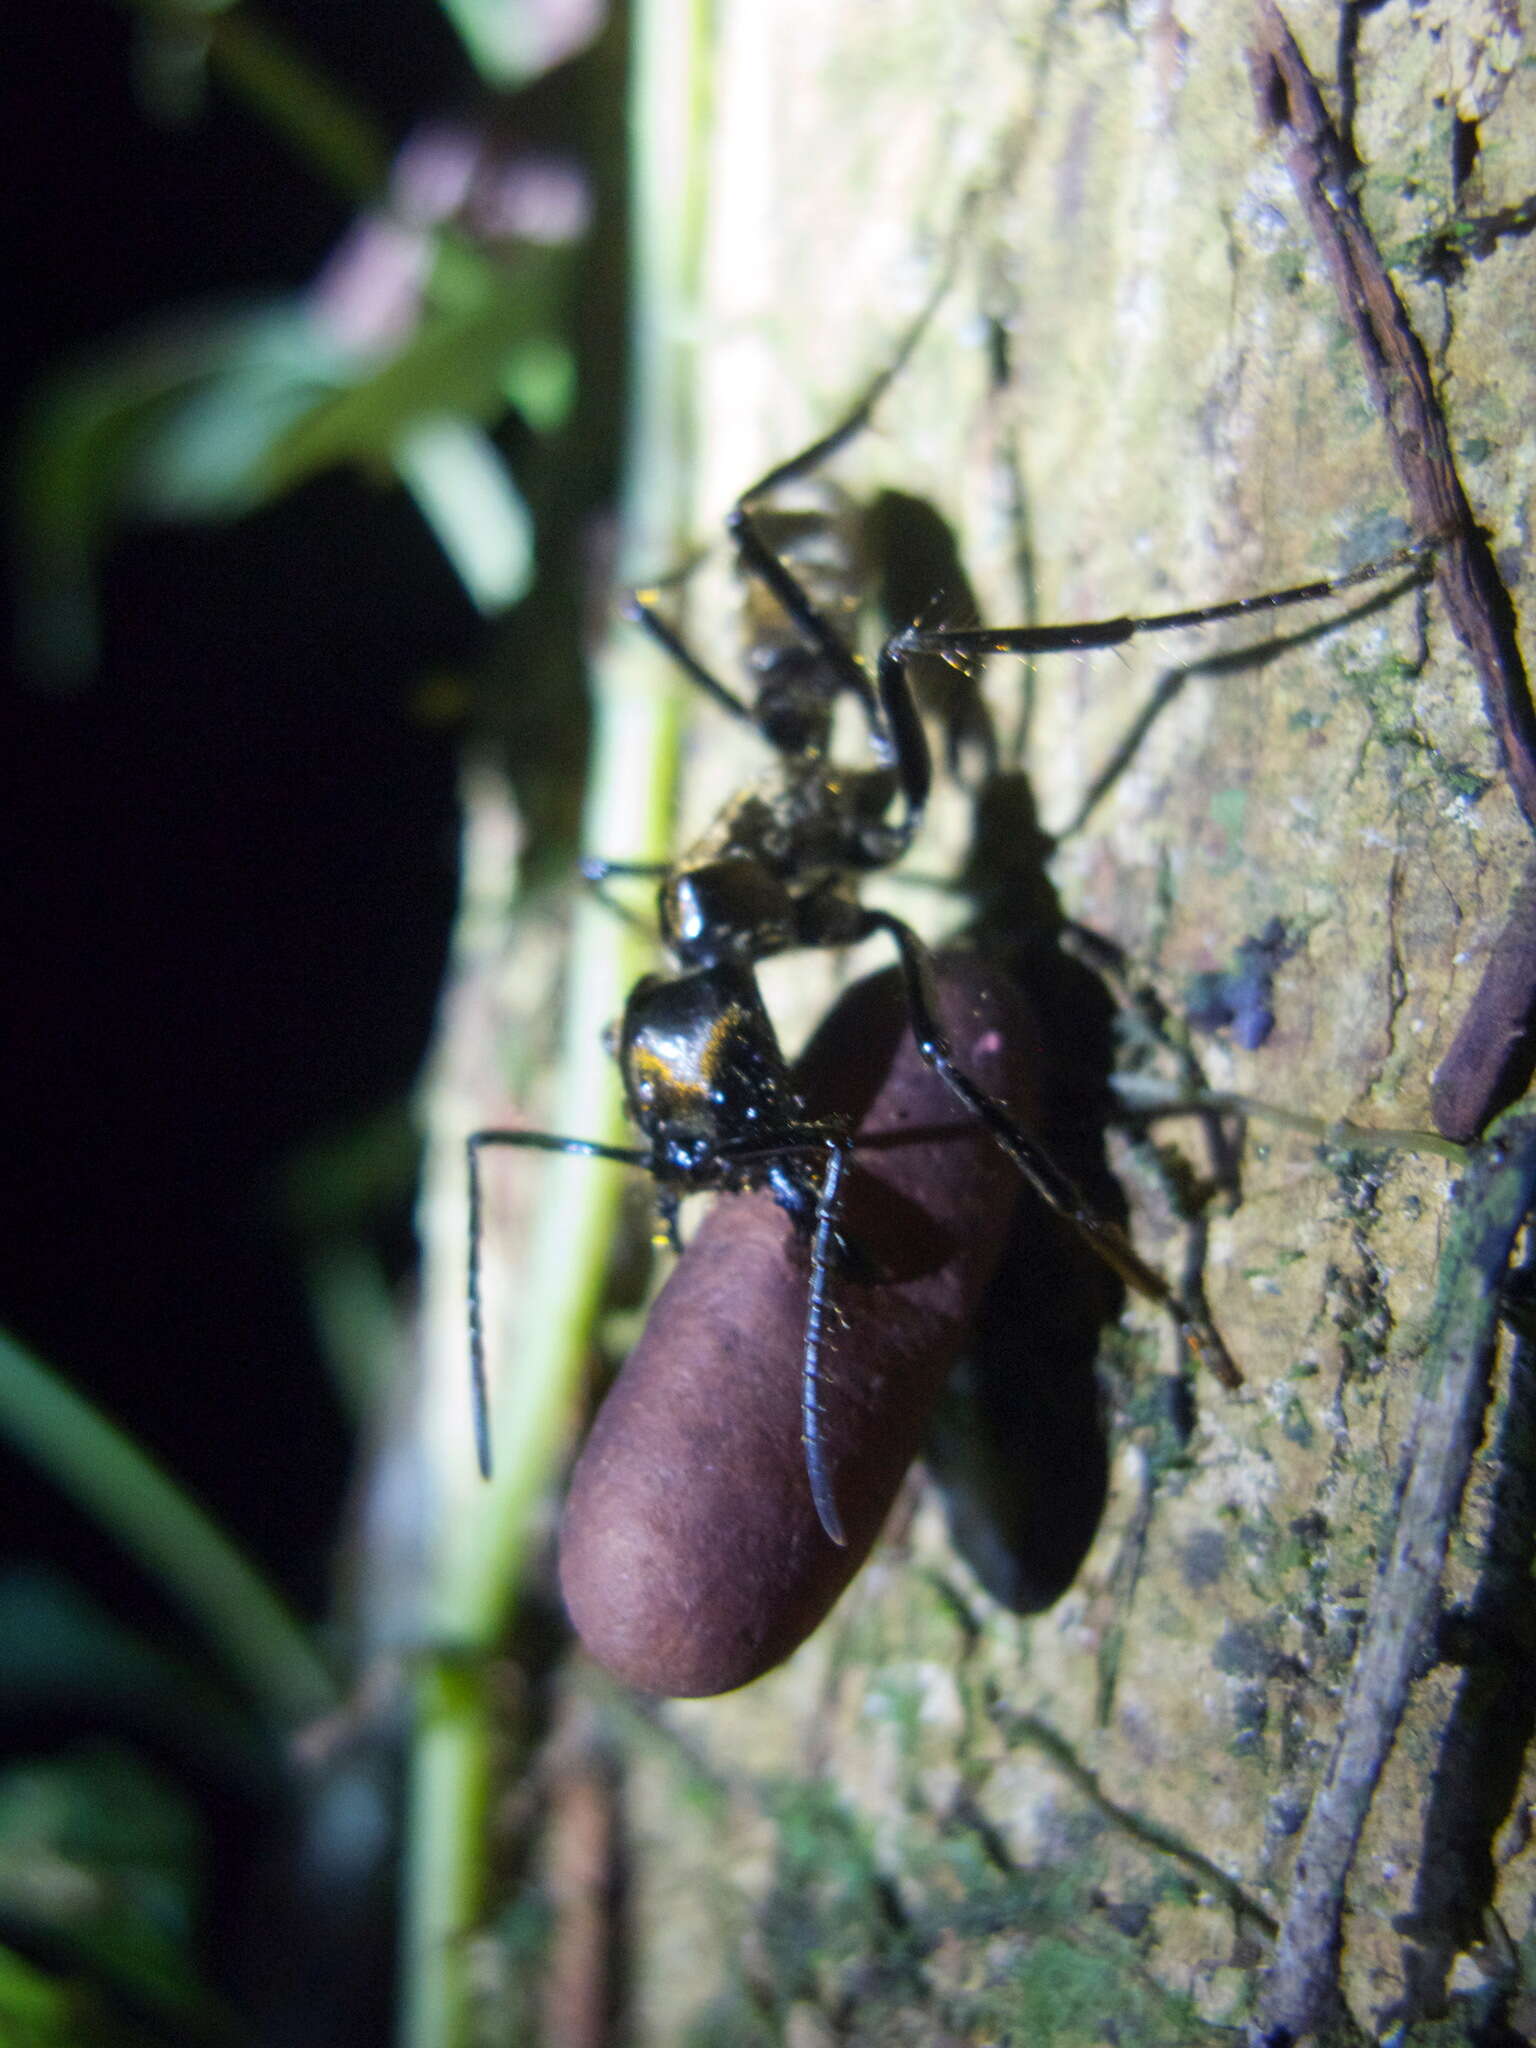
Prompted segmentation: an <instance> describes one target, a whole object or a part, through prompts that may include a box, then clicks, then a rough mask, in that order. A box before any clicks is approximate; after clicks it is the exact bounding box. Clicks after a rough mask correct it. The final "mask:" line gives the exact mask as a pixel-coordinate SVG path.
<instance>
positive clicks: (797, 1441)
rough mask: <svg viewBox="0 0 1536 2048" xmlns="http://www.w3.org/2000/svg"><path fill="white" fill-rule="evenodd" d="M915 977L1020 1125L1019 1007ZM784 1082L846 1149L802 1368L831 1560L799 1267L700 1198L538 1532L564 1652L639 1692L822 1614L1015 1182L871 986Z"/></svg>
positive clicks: (805, 1278) (802, 1634)
mask: <svg viewBox="0 0 1536 2048" xmlns="http://www.w3.org/2000/svg"><path fill="white" fill-rule="evenodd" d="M937 982H938V989H939V1001H940V1010H941V1014H942V1017H943V1021H944V1025H945V1028H946V1030H947V1032H948V1034H949V1037H950V1042H951V1046H952V1049H953V1052H954V1055H955V1058H956V1060H957V1062H958V1063H959V1065H960V1066H961V1068H962V1069H963V1070H964V1071H965V1072H966V1073H967V1074H969V1075H970V1077H971V1078H972V1079H973V1080H974V1081H976V1082H977V1083H978V1084H979V1085H980V1086H981V1087H982V1088H984V1089H985V1090H986V1091H987V1092H988V1093H989V1094H990V1095H992V1096H994V1097H996V1098H998V1099H1000V1100H1001V1101H1003V1102H1004V1103H1006V1104H1007V1106H1008V1107H1009V1108H1010V1110H1011V1111H1012V1112H1013V1114H1014V1115H1015V1117H1016V1118H1017V1119H1018V1120H1019V1121H1021V1122H1023V1123H1024V1124H1026V1125H1030V1124H1032V1123H1033V1122H1034V1120H1035V1104H1034V1100H1033V1086H1034V1077H1035V1075H1036V1073H1037V1071H1038V1064H1039V1061H1038V1047H1037V1038H1036V1032H1035V1026H1034V1022H1033V1019H1032V1017H1031V1015H1030V1012H1029V1009H1028V1007H1027V1005H1026V1004H1025V1002H1024V1000H1023V998H1022V996H1021V995H1020V994H1019V992H1018V989H1017V988H1016V987H1015V986H1014V984H1013V983H1011V982H1010V981H1009V980H1008V978H1007V977H1006V975H1004V974H1002V973H1001V972H1000V971H999V970H997V969H996V968H995V967H993V966H990V965H989V964H988V963H986V962H985V961H984V960H982V959H980V958H979V957H977V956H974V955H969V954H948V955H943V956H941V957H940V960H939V962H938V968H937ZM795 1078H796V1086H797V1088H798V1089H799V1090H800V1092H801V1093H802V1095H803V1096H804V1098H805V1101H806V1104H807V1106H808V1108H809V1109H810V1111H811V1113H812V1114H813V1115H818V1116H824V1115H828V1114H834V1113H835V1114H838V1115H841V1116H843V1117H844V1118H846V1119H847V1120H848V1121H849V1123H850V1124H851V1125H852V1127H853V1128H855V1129H856V1130H857V1132H858V1136H859V1149H858V1150H857V1151H856V1152H855V1154H854V1156H853V1161H852V1165H851V1168H850V1172H849V1175H848V1179H847V1183H846V1186H847V1201H846V1206H845V1208H844V1212H843V1218H842V1229H843V1233H844V1236H845V1238H846V1240H847V1242H848V1243H849V1245H850V1246H851V1247H852V1252H851V1255H850V1257H849V1258H848V1259H847V1260H845V1261H842V1262H840V1263H839V1264H838V1266H837V1267H836V1268H835V1269H834V1271H833V1272H832V1274H831V1276H830V1297H831V1312H830V1314H829V1318H828V1330H827V1342H826V1346H825V1350H824V1353H823V1374H824V1380H823V1414H824V1428H825V1437H826V1444H827V1461H828V1468H829V1470H830V1472H831V1474H832V1478H833V1488H834V1493H835V1498H836V1500H837V1505H838V1509H839V1512H840V1514H841V1516H842V1520H843V1525H844V1528H845V1530H846V1533H847V1537H848V1541H847V1544H846V1546H845V1547H840V1546H838V1545H837V1544H834V1543H833V1542H832V1541H831V1540H830V1539H829V1538H828V1537H827V1535H826V1534H825V1532H824V1531H823V1529H822V1528H821V1525H820V1523H819V1522H818V1520H817V1517H816V1510H815V1508H814V1506H813V1505H812V1501H811V1492H810V1485H809V1482H808V1480H807V1477H806V1468H805V1450H804V1446H803V1444H802V1441H801V1434H800V1422H801V1416H800V1392H801V1388H800V1379H801V1363H802V1353H803V1346H804V1339H805V1318H806V1303H807V1295H808V1288H809V1284H810V1256H809V1252H808V1250H807V1248H806V1246H805V1245H804V1244H803V1243H802V1242H800V1241H799V1240H798V1239H797V1238H796V1236H795V1233H794V1230H793V1228H792V1227H791V1225H790V1222H789V1220H788V1218H787V1217H786V1216H785V1215H784V1214H783V1213H782V1211H780V1209H779V1208H778V1207H777V1206H776V1205H775V1203H774V1202H773V1200H772V1197H771V1196H769V1195H767V1194H762V1193H759V1194H751V1195H728V1196H722V1197H720V1198H718V1199H717V1200H716V1202H715V1205H714V1207H713V1209H712V1210H711V1211H710V1213H709V1215H708V1216H707V1217H706V1219H705V1221H704V1222H703V1224H702V1225H701V1227H700V1228H699V1231H698V1233H697V1235H696V1236H695V1238H694V1240H693V1242H692V1243H691V1244H690V1245H689V1247H688V1249H687V1251H686V1252H685V1253H684V1254H683V1256H682V1258H681V1259H680V1260H679V1262H678V1265H677V1268H676V1270H675V1271H674V1272H673V1274H672V1276H671V1277H670V1279H669V1280H668V1281H667V1284H666V1285H665V1287H663V1289H662V1291H661V1293H660V1294H659V1296H658V1297H657V1300H656V1303H655V1306H654V1307H653V1308H652V1310H651V1313H650V1317H649V1319H648V1321H647V1323H646V1326H645V1331H644V1334H643V1335H642V1337H641V1339H640V1342H639V1344H638V1345H637V1346H636V1347H635V1349H634V1351H633V1352H632V1353H631V1355H630V1357H629V1359H628V1361H627V1362H626V1364H625V1366H624V1369H623V1371H622V1372H621V1373H620V1375H619V1377H618V1379H617V1380H616V1382H615V1383H614V1386H613V1389H612V1391H611V1392H610V1393H609V1395H608V1398H607V1400H606V1401H605V1402H604V1403H603V1406H602V1408H601V1410H600V1412H599V1414H598V1416H597V1419H596V1421H595V1422H594V1424H593V1426H592V1430H591V1433H590V1435H589V1436H588V1438H587V1441H586V1444H585V1446H584V1447H583V1449H582V1452H581V1455H580V1457H579V1459H578V1460H577V1464H576V1469H575V1472H574V1475H573V1477H572V1481H571V1491H570V1497H569V1499H568V1501H567V1503H566V1509H565V1516H564V1521H563V1523H562V1527H561V1534H560V1578H561V1584H562V1587H563V1589H564V1592H565V1599H566V1605H567V1607H568V1608H569V1610H570V1613H571V1618H572V1620H573V1621H574V1622H575V1624H576V1627H577V1630H578V1631H579V1633H580V1635H581V1637H582V1640H583V1642H584V1643H585V1644H586V1646H587V1648H588V1650H590V1651H591V1653H592V1655H593V1656H594V1657H596V1658H597V1660H598V1662H599V1663H601V1664H603V1665H605V1666H606V1667H607V1668H608V1669H609V1670H610V1671H612V1672H613V1673H615V1675H616V1676H618V1677H620V1678H623V1679H625V1680H627V1681H628V1682H629V1683H630V1684H632V1685H635V1686H638V1687H640V1688H641V1689H642V1690H644V1691H646V1692H652V1693H660V1694H668V1695H673V1696H678V1697H690V1696H698V1695H707V1694H713V1693H721V1692H729V1691H731V1690H732V1689H733V1688H734V1687H736V1686H739V1685H745V1684H747V1683H748V1682H749V1681H750V1680H752V1679H754V1678H758V1677H761V1675H762V1674H763V1673H764V1672H765V1671H768V1670H771V1669H772V1667H773V1666H774V1665H775V1664H777V1663H779V1662H781V1661H782V1659H783V1658H785V1657H787V1656H788V1655H789V1653H790V1652H791V1651H792V1650H794V1649H795V1648H797V1647H798V1645H799V1644H800V1643H802V1642H804V1640H805V1639H806V1637H807V1636H808V1635H810V1633H811V1631H812V1630H813V1629H814V1628H815V1627H816V1625H817V1624H818V1622H820V1621H821V1619H822V1618H823V1616H824V1615H825V1614H826V1613H827V1610H828V1609H829V1608H830V1607H831V1605H832V1603H833V1602H834V1601H835V1600H836V1599H837V1597H838V1595H839V1594H840V1593H841V1592H842V1590H843V1588H844V1587H845V1586H846V1585H847V1583H848V1581H849V1580H850V1579H851V1578H852V1576H853V1574H854V1573H855V1572H856V1571H857V1570H858V1568H859V1566H860V1565H861V1564H862V1563H863V1561H864V1558H865V1556H866V1555H867V1554H868V1551H869V1549H870V1546H871V1545H872V1544H873V1542H874V1540H875V1537H876V1535H877V1534H878V1533H879V1530H880V1526H881V1523H882V1522H883V1521H884V1519H885V1516H886V1513H887V1511H888V1510H889V1508H890V1505H891V1502H892V1501H893V1499H894V1498H895V1495H896V1491H897V1488H898V1487H899V1485H900V1483H901V1479H902V1475H903V1473H904V1472H905V1471H906V1469H907V1466H908V1465H909V1464H910V1462H911V1460H912V1458H913V1456H914V1455H915V1453H916V1451H917V1449H918V1446H919V1445H920V1443H921V1441H922V1437H923V1432H924V1428H925V1425H926V1424H927V1421H928V1418H929V1414H930V1411H931V1409H932V1407H933V1404H934V1402H935V1400H936V1399H937V1396H938V1394H939V1392H940V1391H941V1389H942V1387H943V1385H944V1381H945V1378H946V1376H947V1375H948V1373H949V1370H950V1367H951V1365H952V1364H953V1362H954V1359H955V1356H956V1353H957V1351H958V1349H959V1348H960V1346H961V1344H962V1343H963V1341H964V1339H965V1337H966V1335H967V1333H968V1331H969V1329H970V1326H971V1322H972V1319H973V1317H974V1314H975V1311H976V1308H977V1305H978V1303H979V1301H980V1299H981V1296H982V1294H983V1292H984V1290H985V1288H986V1286H987V1282H988V1280H989V1279H990V1278H991V1275H992V1271H993V1268H994V1267H995V1265H996V1263H997V1260H998V1257H999V1254H1000V1252H1001V1249H1002V1246H1003V1242H1004V1239H1005V1237H1006V1235H1007V1230H1008V1225H1009V1222H1010V1219H1011V1217H1012V1215H1013V1211H1014V1208H1015V1205H1016V1203H1017V1201H1018V1197H1019V1191H1020V1183H1019V1177H1018V1173H1017V1170H1016V1168H1015V1167H1014V1166H1013V1165H1012V1163H1011V1162H1010V1161H1009V1159H1008V1158H1007V1157H1006V1155H1005V1154H1004V1153H1003V1152H1002V1151H1000V1150H999V1148H998V1147H997V1145H996V1144H995V1143H994V1141H993V1140H992V1139H991V1138H989V1137H988V1136H987V1134H986V1132H985V1131H984V1130H982V1129H981V1127H980V1126H979V1125H978V1124H977V1123H976V1121H975V1120H974V1119H973V1118H972V1117H971V1116H970V1115H969V1114H968V1113H967V1112H966V1111H965V1110H964V1109H963V1108H962V1107H961V1105H960V1104H959V1103H958V1102H957V1101H956V1100H955V1098H954V1097H953V1096H952V1095H951V1093H950V1092H949V1090H948V1088H946V1087H945V1085H944V1083H943V1082H942V1081H941V1080H940V1079H939V1078H938V1076H937V1075H936V1074H935V1073H934V1072H933V1071H932V1069H931V1068H929V1067H928V1066H927V1065H926V1063H925V1062H924V1061H923V1060H922V1058H921V1057H920V1056H919V1054H918V1052H917V1049H916V1047H915V1046H914V1045H913V1042H912V1038H911V1034H910V1032H909V1030H908V1028H907V1011H906V1004H905V1000H904V997H903V994H902V987H901V980H900V976H899V974H898V973H896V972H895V971H892V972H890V973H887V974H881V975H877V976H874V977H873V978H871V979H870V980H868V981H863V982H860V983H859V984H858V985H857V986H856V987H854V988H853V989H851V990H849V991H848V993H847V994H846V995H845V996H844V997H843V998H842V999H841V1001H840V1002H839V1003H838V1004H837V1006H836V1008H835V1009H834V1010H833V1011H832V1013H831V1015H830V1016H829V1017H828V1018H827V1020H826V1022H825V1023H824V1024H823V1025H822V1027H821V1029H820V1030H819V1031H818V1032H817V1034H816V1036H815V1038H814V1039H813V1040H812V1042H811V1044H810V1046H809V1047H808V1048H807V1049H806V1053H805V1056H804V1058H803V1059H802V1060H801V1062H800V1063H799V1065H798V1067H797V1069H796V1077H795ZM908 1133H922V1134H923V1135H921V1136H920V1137H919V1138H917V1140H916V1141H915V1142H907V1141H904V1134H908Z"/></svg>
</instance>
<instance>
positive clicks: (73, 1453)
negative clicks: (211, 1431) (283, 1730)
mask: <svg viewBox="0 0 1536 2048" xmlns="http://www.w3.org/2000/svg"><path fill="white" fill-rule="evenodd" d="M0 1432H3V1433H4V1434H5V1435H6V1436H7V1437H8V1438H9V1439H10V1441H11V1442H12V1443H13V1444H15V1445H16V1446H17V1447H18V1449H20V1450H23V1451H25V1452H26V1454H27V1455H28V1457H30V1458H32V1459H33V1460H35V1462H36V1463H37V1464H39V1465H40V1466H42V1468H43V1469H44V1470H45V1471H46V1472H47V1473H48V1475H49V1477H50V1478H51V1479H52V1480H53V1481H54V1483H55V1484H56V1485H57V1486H58V1488H59V1490H60V1491H61V1492H63V1493H66V1494H68V1495H69V1497H70V1498H71V1499H72V1500H74V1501H76V1502H77V1503H78V1504H79V1505H80V1506H81V1507H83V1508H85V1509H86V1510H88V1512H89V1513H91V1514H92V1515H94V1516H95V1517H96V1519H97V1520H98V1521H99V1522H100V1523H101V1524H102V1526H103V1528H105V1529H106V1530H107V1531H108V1532H109V1533H110V1534H111V1535H112V1536H113V1538H114V1539H115V1540H116V1541H117V1542H118V1543H119V1544H120V1545H121V1546H122V1548H123V1549H124V1550H126V1551H129V1552H131V1553H132V1555H133V1556H135V1557H136V1558H137V1559H138V1560H139V1563H140V1564H141V1565H142V1566H143V1567H144V1569H145V1570H146V1571H147V1572H148V1573H149V1574H150V1575H151V1577H153V1578H154V1579H155V1580H156V1581H157V1582H158V1584H159V1585H160V1586H161V1588H162V1589H163V1590H164V1592H165V1593H166V1594H167V1595H168V1597H169V1598H170V1599H172V1600H174V1601H175V1602H176V1603H177V1605H178V1606H180V1607H181V1608H183V1609H184V1610H185V1612H186V1613H188V1614H190V1615H191V1616H192V1618H193V1620H194V1621H196V1623H197V1624H198V1626H199V1627H200V1628H201V1629H202V1630H203V1632H204V1634H205V1635H206V1636H207V1637H208V1638H209V1640H210V1642H211V1643H212V1644H213V1646H214V1648H215V1649H216V1650H217V1651H218V1653H219V1655H220V1657H221V1658H222V1660H223V1662H224V1664H225V1665H226V1667H227V1668H228V1670H229V1672H230V1674H231V1675H232V1676H233V1677H234V1678H235V1679H236V1680H237V1681H238V1682H239V1684H240V1685H241V1686H242V1687H243V1688H244V1690H245V1691H246V1692H247V1693H248V1694H249V1695H250V1696H251V1698H252V1699H254V1700H255V1701H257V1703H258V1704H259V1705H260V1706H261V1708H262V1709H263V1711H264V1712H265V1714H266V1715H267V1717H268V1719H269V1720H271V1721H272V1722H274V1723H275V1724H276V1725H277V1726H278V1727H291V1726H294V1725H296V1724H298V1723H300V1722H303V1721H307V1720H311V1719H313V1718H314V1717H315V1716H317V1715H320V1714H324V1713H327V1712H329V1711H331V1710H332V1709H333V1708H334V1707H335V1705H336V1690H335V1687H334V1685H333V1684H332V1682H331V1678H330V1675H329V1673H328V1672H327V1670H326V1668H325V1666H324V1664H323V1663H322V1662H321V1660H320V1658H319V1656H318V1655H317V1654H316V1652H315V1649H314V1647H313V1645H312V1644H311V1642H310V1640H309V1637H308V1636H307V1634H306V1633H305V1631H304V1629H303V1628H302V1627H301V1625H300V1624H299V1622H298V1621H297V1620H296V1619H295V1618H294V1616H293V1615H292V1614H291V1613H290V1612H289V1611H288V1609H287V1608H286V1607H285V1606H284V1604H283V1602H282V1601H281V1600H280V1599H279V1598H278V1596H277V1595H276V1593H274V1592H273V1590H272V1588H271V1587H270V1586H269V1585H268V1584H267V1582H266V1580H265V1579H264V1578H263V1577H262V1576H261V1574H260V1573H259V1572H258V1571H257V1570H256V1568H255V1566H254V1565H253V1564H251V1562H250V1560H249V1559H248V1558H246V1557H244V1556H243V1555H242V1554H241V1553H240V1551H238V1550H237V1549H236V1548H235V1546H234V1545H233V1544H232V1543H231V1542H230V1540H229V1538H228V1537H227V1536H225V1535H224V1534H223V1533H222V1532H221V1531H220V1530H219V1529H218V1528H217V1527H216V1526H215V1524H214V1523H213V1522H212V1521H211V1520H210V1519H209V1517H208V1515H207V1514H206V1513H205V1512H204V1510H203V1509H202V1508H200V1507H199V1506H198V1505H197V1503H196V1502H195V1501H193V1500H192V1499H191V1498H189V1496H188V1495H187V1494H186V1493H184V1492H183V1491H182V1490H181V1488H180V1487H179V1486H177V1485H176V1483H175V1481H174V1480H172V1479H170V1478H169V1477H168V1476H167V1475H166V1474H165V1473H164V1472H162V1471H161V1469H160V1467H159V1466H158V1465H157V1464H155V1462H154V1460H153V1459H152V1458H150V1457H149V1456H148V1455H147V1454H146V1453H145V1452H143V1451H141V1450H140V1449H139V1448H138V1447H137V1445H135V1444H134V1443H132V1442H131V1441H130V1440H129V1439H128V1438H127V1437H126V1436H125V1435H124V1434H123V1432H122V1431H121V1430H120V1429H118V1428H117V1427H116V1426H115V1425H114V1424H113V1423H110V1422H108V1421H107V1420H106V1418H105V1417H104V1416H103V1415H101V1414H99V1413H98V1412H97V1410H96V1409H94V1408H93V1407H92V1406H91V1405H90V1403H89V1402H87V1401H85V1400H82V1398H81V1397H80V1395H78V1394H77V1393H75V1392H73V1391H72V1389H71V1388H69V1387H67V1386H66V1385H65V1384H64V1382H63V1381H62V1380H61V1379H60V1378H59V1376H58V1375H57V1374H56V1373H54V1372H51V1371H50V1370H49V1369H48V1367H47V1366H45V1365H43V1364H41V1363H40V1362H39V1361H38V1360H37V1359H35V1358H33V1357H32V1356H31V1355H30V1354H29V1353H28V1352H26V1351H24V1350H23V1349H22V1347H21V1346H20V1345H19V1344H17V1343H16V1342H15V1341H14V1339H12V1338H10V1337H7V1336H5V1335H4V1334H3V1333H0Z"/></svg>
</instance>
